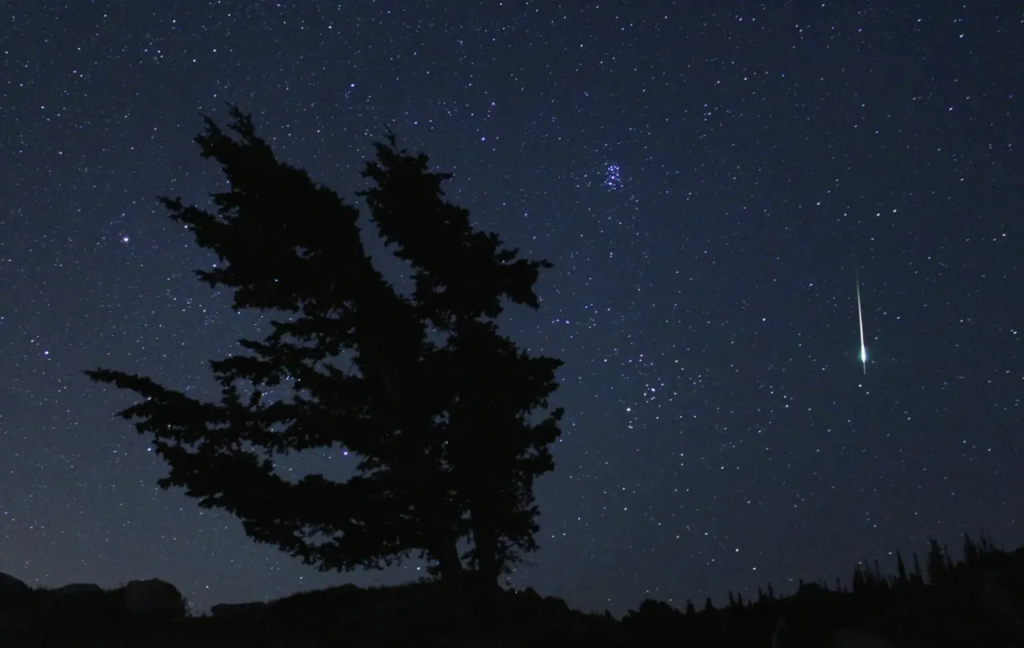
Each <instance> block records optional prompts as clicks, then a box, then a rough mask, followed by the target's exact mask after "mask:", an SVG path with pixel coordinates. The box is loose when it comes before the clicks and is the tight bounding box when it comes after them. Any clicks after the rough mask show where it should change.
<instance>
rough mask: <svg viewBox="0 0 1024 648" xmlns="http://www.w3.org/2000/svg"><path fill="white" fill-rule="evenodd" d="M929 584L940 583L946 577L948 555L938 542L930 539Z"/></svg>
mask: <svg viewBox="0 0 1024 648" xmlns="http://www.w3.org/2000/svg"><path fill="white" fill-rule="evenodd" d="M926 568H927V570H928V582H929V583H930V584H932V585H936V584H938V583H940V582H941V581H942V580H943V579H944V578H945V576H946V573H947V571H948V570H947V567H946V555H945V553H944V552H943V550H942V547H940V546H939V542H938V540H936V539H935V538H928V563H927V566H926Z"/></svg>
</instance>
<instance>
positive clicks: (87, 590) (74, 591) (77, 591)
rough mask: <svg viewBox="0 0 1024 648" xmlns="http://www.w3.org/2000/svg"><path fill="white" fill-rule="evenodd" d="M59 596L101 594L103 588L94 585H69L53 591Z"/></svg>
mask: <svg viewBox="0 0 1024 648" xmlns="http://www.w3.org/2000/svg"><path fill="white" fill-rule="evenodd" d="M53 593H54V594H58V595H60V596H82V595H84V594H97V593H99V594H102V593H103V588H102V587H100V586H99V585H97V584H96V583H70V584H68V585H65V586H63V587H58V588H57V589H55V590H53Z"/></svg>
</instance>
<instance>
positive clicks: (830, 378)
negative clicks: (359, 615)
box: [0, 0, 1024, 614]
mask: <svg viewBox="0 0 1024 648" xmlns="http://www.w3.org/2000/svg"><path fill="white" fill-rule="evenodd" d="M766 7H767V8H766ZM887 7H896V8H887ZM1022 43H1024V7H1022V5H1021V3H1019V2H1016V1H1009V0H1008V1H1000V0H986V1H985V2H970V3H966V2H965V3H952V2H938V1H934V0H933V1H929V2H924V1H921V2H899V3H895V2H893V3H885V2H870V1H868V0H847V1H844V2H826V3H824V4H823V3H821V2H816V3H811V2H773V3H753V2H731V1H727V0H718V1H711V0H703V1H694V2H681V1H680V2H669V1H668V0H664V1H656V0H618V1H614V0H611V1H607V2H590V1H584V0H579V1H565V2H557V1H555V0H545V1H543V2H541V1H533V2H531V1H528V0H511V1H509V0H506V1H505V2H495V1H492V0H473V1H472V2H455V1H454V0H447V1H443V0H434V1H427V0H376V1H372V0H342V1H336V2H326V1H320V0H287V1H285V0H282V1H281V2H265V1H259V2H257V1H255V0H223V1H217V2H201V1H199V0H161V1H159V2H157V1H153V0H131V1H129V0H122V1H120V2H115V1H105V0H96V1H92V2H86V1H85V0H74V1H67V2H56V1H52V0H6V1H5V2H3V4H2V7H0V52H2V55H3V58H2V63H0V232H2V235H0V274H2V277H3V281H2V283H0V516H2V517H0V571H4V572H7V573H10V574H12V575H14V576H17V577H19V578H21V579H23V580H25V581H26V582H29V583H30V584H35V585H61V584H64V583H69V582H96V583H99V584H100V585H103V586H105V587H113V586H116V585H117V584H119V583H120V582H123V581H126V580H129V579H133V578H148V577H158V578H163V579H166V580H168V581H170V582H172V583H174V584H176V585H177V586H178V587H179V588H180V589H181V590H182V592H183V593H184V594H185V596H186V597H187V598H189V600H190V601H191V602H192V603H193V605H194V606H195V607H196V608H197V609H205V608H208V607H209V605H211V604H213V603H217V602H234V601H245V600H256V599H264V598H273V597H280V596H284V595H287V594H290V593H293V592H296V591H300V590H308V589H313V588H319V587H324V586H328V585H332V584H340V583H344V582H354V583H357V584H360V585H370V584H390V583H398V582H404V581H408V580H412V579H413V578H415V577H418V576H421V575H423V573H424V572H423V571H420V569H421V568H422V565H420V564H419V563H417V562H413V563H410V564H409V565H408V566H407V567H404V568H397V569H393V570H390V571H386V572H368V573H354V574H321V573H319V572H317V571H315V570H314V569H313V568H310V567H306V566H303V565H302V564H301V563H300V562H299V561H298V560H295V559H291V558H289V557H287V556H286V555H284V554H281V553H279V552H278V551H277V550H276V549H275V548H273V547H269V546H266V545H257V544H255V543H253V542H252V541H251V540H249V539H248V538H247V537H246V536H245V535H244V533H243V531H242V529H241V525H240V523H238V522H237V520H235V519H234V518H232V517H231V516H229V515H227V514H225V513H222V512H211V511H203V510H201V509H199V507H198V506H197V504H196V502H195V500H191V499H187V498H186V497H185V496H184V494H183V493H182V492H181V491H161V490H159V489H158V488H157V486H156V481H157V479H158V478H159V477H161V476H163V475H164V474H165V472H166V467H165V466H164V464H163V463H162V462H160V461H159V460H158V459H157V458H156V457H155V456H154V455H153V454H152V453H151V452H149V449H148V441H147V439H146V438H145V437H140V436H139V435H138V434H137V433H136V432H135V430H134V428H133V427H132V426H131V425H130V424H129V423H127V422H126V421H123V420H122V419H116V418H113V414H114V413H115V412H116V411H118V410H120V409H122V408H124V407H126V406H128V405H130V404H132V403H133V402H135V396H134V394H132V393H130V392H120V391H118V390H116V389H114V388H107V387H103V386H101V385H98V384H94V383H92V382H90V381H89V380H88V378H86V376H84V375H83V374H82V371H83V370H84V369H89V368H94V367H96V366H105V367H109V368H113V369H121V370H125V371H129V372H139V373H143V374H147V375H151V376H153V377H154V378H156V379H157V380H158V381H160V382H162V383H164V384H166V385H167V386H169V387H172V388H175V389H185V388H188V389H189V393H190V394H192V395H194V396H198V395H203V396H205V397H206V398H209V399H217V398H218V394H217V393H216V392H215V391H213V390H212V389H211V386H212V385H213V383H212V380H211V377H210V376H211V374H210V370H209V367H208V365H207V359H210V358H219V357H223V356H225V355H228V354H229V353H232V352H234V351H235V350H236V349H238V347H237V346H236V345H235V342H236V340H237V339H238V338H240V337H242V336H249V337H253V336H254V329H253V327H254V326H255V325H256V322H257V316H256V315H254V314H252V313H243V314H234V313H233V312H232V311H231V309H230V306H229V304H230V299H229V295H228V294H227V293H225V292H215V291H213V290H211V289H210V288H209V287H208V286H206V285H205V284H202V283H200V282H199V281H198V280H197V279H196V278H195V277H194V275H193V274H192V271H193V270H194V269H196V268H200V267H208V266H209V265H210V264H211V263H212V262H214V261H215V258H214V257H213V256H212V254H210V253H208V252H206V251H204V250H202V249H201V248H199V247H197V246H196V245H195V243H194V241H193V238H192V236H191V235H190V234H189V233H188V232H186V231H184V229H183V228H182V227H181V226H180V225H175V224H173V223H172V222H171V220H170V219H169V218H168V217H167V216H166V213H165V212H164V211H163V209H162V208H161V207H160V206H159V204H158V203H157V201H156V196H157V195H171V196H181V197H182V198H183V199H184V200H185V201H186V202H197V203H198V204H200V205H201V206H204V207H206V206H208V205H209V202H208V201H207V199H206V195H207V192H211V191H221V190H223V189H224V188H225V184H224V181H223V178H222V176H221V175H220V171H219V169H218V167H217V165H216V164H215V163H213V162H211V161H204V160H202V159H201V157H200V156H199V148H198V146H196V144H195V143H194V142H193V141H192V138H193V137H194V136H195V135H196V134H197V133H198V132H199V131H200V130H201V128H202V122H201V119H200V114H208V115H210V116H212V117H214V118H215V119H216V120H217V121H218V122H219V123H221V124H224V123H226V121H227V109H226V107H225V105H224V102H226V101H230V102H233V103H237V104H239V105H240V107H241V108H242V109H243V110H244V111H246V112H251V113H253V116H254V119H255V121H256V126H257V129H258V133H259V134H261V135H263V136H264V137H266V138H267V139H268V140H269V141H270V142H271V144H272V145H273V146H274V147H275V150H276V152H277V153H278V155H279V156H280V157H281V158H282V159H283V160H286V161H288V162H291V163H293V164H296V165H298V166H301V167H305V168H307V169H308V170H309V171H310V173H311V174H312V175H313V177H314V179H316V180H318V181H320V182H324V183H325V184H328V185H330V186H332V187H334V188H336V189H338V190H339V191H340V192H341V193H342V194H343V195H345V196H348V197H350V198H351V202H353V203H356V202H357V198H355V196H353V193H354V192H355V191H357V190H359V189H361V188H364V187H365V186H367V181H366V180H363V179H361V178H359V176H358V171H359V170H360V168H361V163H362V160H364V159H367V158H369V157H370V156H371V155H372V153H373V151H372V147H371V143H372V141H373V140H374V139H377V138H380V137H381V136H382V135H383V134H384V132H385V128H386V127H388V126H390V127H392V128H393V129H394V130H395V132H396V134H397V135H398V137H399V144H400V145H403V146H406V147H408V148H410V149H412V150H414V151H416V150H421V151H423V152H426V153H428V154H429V155H430V156H431V158H432V164H433V168H434V169H436V170H439V171H452V172H454V173H455V178H454V179H453V180H452V181H450V182H449V184H448V190H449V198H450V199H451V200H453V201H454V202H456V203H458V204H460V205H462V206H465V207H467V208H468V209H470V210H471V212H472V214H473V219H474V225H475V226H476V227H479V228H483V229H487V230H495V231H497V232H499V233H500V234H501V235H502V236H503V237H504V238H505V239H506V241H508V243H509V244H510V245H512V246H519V247H521V248H522V250H523V252H524V254H526V255H527V256H530V257H534V258H536V257H542V258H548V259H550V260H551V261H552V262H554V263H555V268H554V269H552V270H550V271H548V272H547V273H545V274H543V275H542V277H541V281H540V283H539V286H538V292H539V294H540V295H541V296H542V298H543V307H542V308H541V310H540V311H538V312H532V311H529V310H528V309H521V308H513V309H511V310H509V311H507V313H506V316H505V317H504V318H503V319H502V323H503V331H504V332H505V333H506V334H509V335H511V336H513V337H514V338H515V339H516V340H517V341H519V342H520V343H521V344H522V345H524V346H526V347H528V348H529V349H530V350H531V351H532V352H534V353H539V354H546V355H553V356H556V357H559V358H561V359H563V360H564V361H565V366H564V367H563V368H562V370H560V372H559V379H560V381H561V383H562V387H561V389H560V390H559V392H557V394H556V398H555V401H554V403H553V405H557V406H563V407H565V408H566V411H567V414H566V418H565V421H564V425H563V430H564V432H563V435H562V438H561V439H560V441H559V442H558V443H557V446H556V447H555V459H556V462H557V467H556V469H555V472H554V473H552V474H550V475H548V476H546V477H544V478H543V479H542V480H541V482H540V483H539V486H538V497H539V503H540V506H541V511H542V518H541V525H542V530H541V533H540V535H539V541H540V543H541V546H542V548H541V550H540V552H539V553H537V554H535V555H533V556H532V557H531V558H530V560H531V562H532V563H534V564H533V565H529V566H525V567H521V568H520V569H519V570H518V571H517V572H516V574H515V575H514V577H513V578H512V582H513V584H515V585H516V586H518V587H523V586H526V585H531V586H533V587H535V588H536V589H537V590H538V591H540V592H541V593H542V594H546V595H556V596H560V597H563V598H565V599H566V600H567V601H568V603H569V604H570V605H572V606H573V607H578V608H581V609H585V610H591V609H593V610H603V609H605V608H607V609H610V610H611V611H612V612H614V613H616V614H621V613H622V612H624V611H625V610H626V609H628V608H630V607H633V608H635V607H637V605H638V604H639V603H640V601H641V600H643V599H644V598H646V597H651V598H655V599H659V600H664V601H670V602H672V603H673V604H676V605H683V604H684V603H685V601H686V599H687V598H692V599H693V600H694V601H696V602H697V603H698V604H700V603H702V602H703V599H704V597H706V596H711V597H713V598H714V599H715V601H716V602H721V601H722V600H724V598H725V596H726V594H727V593H728V591H729V590H733V591H736V592H742V593H744V594H745V595H748V594H749V593H751V592H756V587H757V586H758V585H766V584H767V583H768V582H771V583H772V584H773V585H774V587H775V590H776V592H780V593H781V592H788V591H792V590H793V588H794V586H795V581H796V579H798V578H803V579H805V580H817V579H821V578H824V579H827V580H828V581H829V582H830V583H833V582H834V581H835V578H836V577H838V576H841V577H843V579H844V580H846V581H847V582H848V579H849V576H850V574H851V573H852V568H853V565H854V564H855V563H856V562H857V561H858V560H860V559H863V558H867V559H869V560H871V561H873V560H874V559H876V558H878V559H880V560H882V561H883V562H882V564H883V567H884V568H892V567H894V564H895V557H894V556H895V550H896V549H901V550H902V551H903V553H904V555H908V554H909V553H910V552H913V551H918V552H919V553H922V554H923V553H924V551H925V550H926V546H927V539H928V536H929V535H930V534H933V535H935V536H936V537H937V538H938V539H939V540H940V541H941V542H943V543H945V544H948V545H949V546H950V550H951V552H952V553H953V554H954V556H956V555H958V553H959V543H960V541H959V539H958V534H960V533H962V532H964V531H967V532H976V531H978V530H979V529H981V528H982V527H984V528H985V529H986V530H987V531H989V532H990V533H991V534H992V535H993V537H994V539H995V540H996V542H997V543H999V544H1002V545H1004V546H1006V547H1007V548H1014V547H1016V546H1019V545H1021V544H1024V519H1022V516H1024V512H1022V511H1024V494H1022V493H1024V489H1022V484H1024V480H1022V478H1021V476H1020V475H1021V470H1022V469H1024V441H1022V437H1021V425H1022V422H1024V400H1022V399H1024V298H1022V297H1021V295H1022V294H1024V280H1022V278H1021V270H1022V268H1021V263H1022V259H1024V218H1022V216H1024V215H1022V208H1024V141H1022V140H1024V118H1022V111H1021V102H1022V101H1024V81H1022V77H1024V75H1022V74H1021V72H1020V71H1021V70H1024V45H1022ZM360 204H361V203H360ZM366 231H367V235H368V236H374V235H375V234H373V230H372V228H370V229H367V230H366ZM371 251H373V253H374V256H375V258H376V259H381V258H383V256H384V252H383V248H382V246H381V245H380V244H379V243H376V244H374V245H371ZM384 267H385V268H386V272H387V273H388V276H394V277H396V280H397V277H398V276H399V275H400V273H401V267H400V266H399V264H398V263H397V262H388V263H386V264H385V265H384ZM858 276H859V282H860V290H861V296H862V308H863V319H864V334H865V342H866V347H867V363H866V366H862V363H861V359H860V351H861V342H860V333H859V330H858V316H857V294H856V290H857V277H858ZM865 370H866V372H865ZM352 461H354V460H353V459H352V458H351V457H345V456H343V455H341V454H335V455H333V456H330V457H325V456H314V457H305V458H302V459H301V460H299V461H297V462H292V463H291V464H290V466H289V467H290V469H292V470H293V471H296V472H301V471H303V470H304V471H305V472H309V471H311V470H316V471H319V470H321V469H322V468H321V467H322V466H325V465H333V466H337V465H339V463H344V462H352Z"/></svg>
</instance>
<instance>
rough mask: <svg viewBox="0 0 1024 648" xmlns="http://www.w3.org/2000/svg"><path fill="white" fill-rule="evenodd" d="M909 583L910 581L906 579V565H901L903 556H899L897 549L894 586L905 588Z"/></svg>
mask: <svg viewBox="0 0 1024 648" xmlns="http://www.w3.org/2000/svg"><path fill="white" fill-rule="evenodd" d="M909 582H910V581H909V579H908V578H907V567H906V565H904V564H903V556H902V555H901V554H900V552H899V550H898V549H897V550H896V584H897V585H898V586H899V587H906V586H907V584H909Z"/></svg>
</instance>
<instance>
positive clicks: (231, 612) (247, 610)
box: [210, 601, 267, 619]
mask: <svg viewBox="0 0 1024 648" xmlns="http://www.w3.org/2000/svg"><path fill="white" fill-rule="evenodd" d="M266 607H267V604H266V603H264V602H262V601H255V602H253V603H218V604H217V605H214V606H213V607H212V608H210V613H211V614H212V615H213V616H215V617H221V618H231V619H237V618H239V617H248V616H251V615H254V614H258V613H260V612H261V611H263V610H264V609H266Z"/></svg>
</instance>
